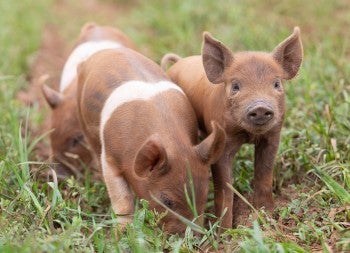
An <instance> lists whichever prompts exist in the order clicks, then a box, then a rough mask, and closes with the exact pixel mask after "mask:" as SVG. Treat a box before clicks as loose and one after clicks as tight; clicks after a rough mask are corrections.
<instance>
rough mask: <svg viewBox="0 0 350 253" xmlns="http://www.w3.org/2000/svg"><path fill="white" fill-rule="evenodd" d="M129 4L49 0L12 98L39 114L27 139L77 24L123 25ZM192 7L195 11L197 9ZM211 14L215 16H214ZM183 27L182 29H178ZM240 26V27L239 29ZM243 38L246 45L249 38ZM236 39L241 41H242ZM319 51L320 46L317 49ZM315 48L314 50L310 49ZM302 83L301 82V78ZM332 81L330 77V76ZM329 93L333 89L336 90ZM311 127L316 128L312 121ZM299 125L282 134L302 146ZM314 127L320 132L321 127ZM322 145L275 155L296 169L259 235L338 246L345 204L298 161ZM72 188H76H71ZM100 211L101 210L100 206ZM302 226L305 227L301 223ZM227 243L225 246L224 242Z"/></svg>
mask: <svg viewBox="0 0 350 253" xmlns="http://www.w3.org/2000/svg"><path fill="white" fill-rule="evenodd" d="M133 3H138V2H137V1H121V2H119V3H118V4H115V3H114V2H113V1H108V0H105V1H97V0H85V1H84V0H77V1H68V0H67V1H65V0H56V1H54V5H53V8H54V9H53V11H52V13H53V15H54V16H55V19H54V20H50V21H48V22H47V24H46V25H45V27H44V29H43V31H42V35H41V43H40V47H39V50H38V51H37V52H36V54H35V55H34V57H33V58H32V60H31V61H30V64H29V65H30V67H29V71H28V73H27V74H28V75H27V79H28V80H29V83H30V86H29V87H27V88H25V89H23V90H21V91H20V92H19V93H18V94H17V98H18V99H19V100H20V101H21V102H22V103H24V104H26V105H30V106H31V107H32V108H34V110H37V111H38V112H39V113H40V114H41V115H44V120H43V121H42V122H41V123H40V124H32V125H31V126H30V131H31V133H32V136H31V138H32V139H35V138H36V137H37V136H40V135H41V134H43V133H45V132H47V130H48V129H49V115H50V109H49V108H48V106H47V104H46V102H45V100H44V98H43V96H42V94H41V88H40V87H41V85H42V83H43V82H44V81H45V83H46V84H48V85H50V86H51V87H53V88H57V87H58V83H59V78H60V73H61V70H62V67H63V64H64V61H65V59H66V57H67V55H68V54H69V51H70V50H71V47H72V45H73V43H74V40H75V38H76V37H77V35H78V33H79V30H80V27H82V25H83V24H84V23H85V22H87V21H94V22H96V23H99V24H108V25H118V24H119V20H118V18H119V16H120V20H121V21H120V23H123V24H124V25H125V24H126V23H125V20H124V19H123V17H125V16H126V15H127V14H128V13H130V12H131V11H132V8H133ZM213 8H214V7H213ZM265 8H266V7H265ZM197 11H198V12H199V13H200V11H201V9H200V8H198V10H197ZM280 11H281V12H282V13H283V11H285V10H283V8H281V10H280ZM338 11H339V13H340V14H339V15H344V16H346V15H345V14H346V13H347V12H346V10H345V9H344V10H342V9H341V8H340V9H339V10H338ZM344 13H345V14H344ZM192 14H193V13H192ZM193 15H194V19H195V20H194V22H195V21H198V20H200V21H201V20H202V19H201V17H200V15H199V14H198V13H194V14H193ZM196 15H198V16H196ZM116 16H117V18H116ZM273 18H276V17H273ZM273 18H272V19H273ZM213 19H214V20H215V17H214V18H213ZM305 19H307V17H305ZM116 20H117V21H116ZM208 22H210V21H208ZM288 22H291V21H290V20H288V19H287V21H286V24H288ZM344 22H345V21H344ZM155 25H159V26H160V28H159V29H160V30H161V29H162V28H164V27H163V26H162V25H160V24H158V23H156V22H155ZM304 28H305V29H304V30H303V33H305V34H306V33H309V36H310V38H311V39H310V41H315V40H317V39H319V37H318V35H317V33H316V31H315V29H314V24H313V23H312V24H310V25H305V26H304ZM223 29H227V28H225V27H224V28H223ZM135 30H137V28H135ZM184 30H186V29H185V28H184ZM242 31H244V29H243V30H242ZM133 32H135V31H133ZM144 33H145V34H148V35H149V36H151V35H152V36H156V35H157V34H156V32H154V31H152V30H148V29H145V30H144ZM334 34H336V35H337V34H338V32H335V33H334ZM334 34H333V35H334ZM140 41H145V40H143V39H142V38H141V39H140ZM150 41H151V40H150ZM166 42H168V41H166ZM247 43H248V44H249V42H247ZM262 43H264V42H262ZM242 44H244V43H243V42H242ZM193 47H194V46H193ZM196 47H197V46H196ZM159 50H161V49H159ZM319 50H320V51H322V48H321V49H319ZM140 51H141V52H142V53H144V54H145V55H148V56H150V57H151V56H154V55H158V53H159V52H156V53H155V52H154V51H152V49H151V46H149V45H146V44H145V45H140ZM310 51H312V50H310ZM315 51H317V49H315ZM344 52H345V54H346V50H345V49H344ZM308 54H310V53H307V54H306V55H307V56H308ZM319 54H321V53H319ZM156 61H157V62H159V58H157V59H156ZM310 65H312V62H311V63H310V62H306V67H308V66H310ZM317 71H320V73H321V74H320V75H319V76H321V77H322V74H323V73H324V72H325V73H326V74H327V73H328V72H329V73H333V72H332V71H333V70H332V68H330V69H328V68H324V69H322V70H315V72H317ZM327 71H328V72H327ZM326 74H325V75H326ZM46 77H47V78H46ZM321 77H320V79H321ZM322 78H323V77H322ZM305 79H306V78H305ZM305 79H304V80H305ZM325 79H327V77H325ZM344 79H345V81H344V82H345V85H344V86H345V87H347V88H345V89H344V90H345V91H347V89H349V87H350V86H349V85H348V84H347V79H346V78H344ZM327 80H328V79H327ZM337 81H338V80H337ZM304 82H305V83H306V81H304ZM308 82H309V83H311V84H310V86H312V84H313V83H312V81H309V80H308ZM320 82H321V81H320ZM333 82H335V81H334V80H333ZM346 85H347V86H346ZM295 89H296V90H297V91H298V89H301V88H295ZM310 90H311V88H310ZM293 91H294V90H293ZM317 92H318V91H317V89H316V91H315V90H311V92H308V94H307V96H311V97H312V95H310V94H314V95H315V94H316V95H315V96H316V97H317ZM334 92H335V93H336V91H334ZM296 93H297V92H296ZM339 94H340V92H339ZM344 96H345V95H344ZM295 97H297V96H295ZM296 99H298V98H296ZM295 103H297V102H295ZM315 103H316V102H315ZM322 106H323V104H322ZM315 107H316V106H315ZM324 108H325V109H324ZM324 108H323V107H322V109H320V110H321V111H322V113H323V115H324V116H325V118H327V117H330V118H332V117H334V115H333V114H335V112H334V111H333V110H331V112H329V111H328V113H327V109H326V108H327V107H324ZM290 111H291V113H290V114H291V115H292V116H293V115H294V116H295V115H298V114H297V113H298V112H295V111H294V110H293V108H292V109H291V110H290ZM327 115H328V116H327ZM345 121H346V120H345ZM290 124H291V122H287V124H286V125H287V129H290ZM298 124H300V123H299V122H296V125H298ZM330 125H331V123H330ZM315 128H317V126H316V127H315ZM324 128H327V126H324ZM299 129H301V130H300V133H293V131H289V132H287V134H286V135H287V136H288V137H290V136H293V138H290V139H291V141H290V142H299V143H301V144H294V143H293V147H299V146H301V148H303V146H302V145H304V143H307V141H308V140H305V139H303V138H305V136H304V133H303V132H302V131H303V129H302V127H300V128H299ZM329 129H331V126H329ZM316 131H317V129H316ZM319 131H320V132H321V131H322V129H321V130H319ZM329 131H330V130H329ZM332 138H333V141H332V144H333V147H334V145H335V147H336V146H337V143H336V142H334V140H335V137H332ZM310 139H312V136H311V137H310ZM343 142H344V143H345V144H344V146H346V145H348V144H346V141H343ZM285 143H286V144H285V145H284V147H287V146H288V145H287V144H290V143H289V142H285ZM334 143H335V144H334ZM339 143H342V142H341V141H340V140H339V141H338V145H339ZM305 145H306V144H305ZM310 146H311V145H310ZM317 148H319V147H318V146H317V147H315V149H317ZM335 149H336V148H335ZM344 149H345V148H344ZM305 150H306V148H305ZM322 150H324V149H323V148H322V146H321V145H320V150H317V151H316V152H311V151H309V149H308V150H306V151H305V152H304V153H302V154H299V153H298V151H295V153H296V154H295V157H294V156H293V155H294V154H292V155H291V156H287V155H284V153H283V154H281V155H279V157H278V161H277V162H276V163H277V167H278V168H282V171H283V172H284V171H285V170H284V167H286V168H289V167H290V166H291V165H290V164H291V163H293V165H294V163H295V164H296V165H294V167H293V168H297V169H296V171H297V173H295V174H296V175H294V176H291V177H288V179H286V180H284V181H280V184H277V183H276V189H275V200H276V207H277V210H276V211H275V212H274V214H273V220H272V221H271V222H270V221H268V222H266V223H267V224H269V226H270V227H266V226H265V227H264V229H263V233H264V235H266V236H271V235H272V237H273V238H275V240H276V241H278V242H280V243H282V242H284V241H286V240H287V241H293V242H295V243H296V244H298V245H307V247H308V249H309V250H310V251H314V252H321V251H326V250H328V252H332V251H335V250H336V249H337V248H338V249H339V246H337V244H339V238H340V233H343V234H344V233H345V232H344V230H346V229H349V227H350V225H349V222H348V221H349V219H348V218H349V217H348V216H347V215H348V214H349V206H348V204H344V205H343V206H337V205H336V204H334V203H335V202H336V201H335V200H334V199H332V200H327V199H326V198H324V196H323V195H322V194H324V193H325V190H324V189H323V188H320V187H319V186H318V185H317V186H316V182H319V181H318V179H317V177H316V176H315V175H313V174H312V175H310V174H306V171H307V168H305V167H306V165H305V164H303V161H305V160H306V159H308V158H305V157H308V156H311V155H313V156H314V157H316V155H317V158H314V160H313V161H314V163H315V164H317V163H318V162H319V161H321V160H322V159H327V158H324V157H326V154H324V153H327V152H324V153H322V152H323V151H322ZM308 152H310V153H308ZM317 152H319V153H317ZM330 153H331V152H330ZM298 155H299V156H298ZM49 156H50V151H49V143H48V140H47V138H44V139H43V141H40V142H39V143H38V144H37V147H36V150H35V157H36V159H37V160H38V161H48V160H49ZM334 156H335V155H334ZM317 159H318V160H317ZM310 160H311V159H310ZM298 163H299V164H298ZM310 164H311V163H310ZM243 166H244V165H243ZM298 166H299V167H298ZM310 166H311V165H310ZM346 166H347V165H346V164H345V167H346ZM277 174H278V173H277ZM313 180H314V181H315V183H314V182H313ZM301 182H302V183H301ZM277 185H278V186H277ZM77 192H79V191H78V190H77ZM62 194H63V195H65V194H66V193H65V192H64V191H63V193H62ZM67 194H68V195H69V194H71V193H70V192H69V193H67ZM74 196H75V195H74ZM244 196H245V197H246V198H247V199H248V200H250V196H249V194H248V193H245V194H244ZM301 196H302V197H301ZM69 197H72V196H71V195H70V196H69ZM75 197H76V196H75ZM75 197H72V199H74V198H75ZM323 200H324V202H325V203H326V204H329V206H331V205H333V206H332V207H328V208H327V209H325V206H324V205H323V206H322V205H320V204H319V203H320V202H322V201H323ZM74 201H75V200H74ZM102 202H103V200H102ZM103 203H106V202H103ZM235 205H236V208H235V210H236V212H235V217H237V223H236V225H237V226H238V227H242V225H246V226H248V227H250V228H253V223H252V219H249V218H248V216H249V215H250V214H251V209H250V208H249V207H247V205H245V204H244V202H243V201H242V200H241V199H240V198H238V197H237V196H236V197H235ZM211 208H212V207H211ZM91 209H92V210H93V211H101V210H99V208H98V207H91ZM102 210H104V209H103V208H102ZM209 210H210V208H209ZM253 216H254V215H253ZM339 216H341V218H339ZM310 217H312V219H311V218H310ZM344 217H347V218H344ZM309 218H310V220H312V223H313V224H308V222H307V221H308V220H309ZM342 219H344V220H342ZM297 221H299V222H297ZM322 222H324V223H327V222H330V223H336V224H340V225H339V226H340V227H341V228H344V230H342V229H339V227H337V228H338V230H337V229H335V227H326V226H325V225H324V224H323V223H322ZM55 224H56V223H55ZM303 226H305V228H304V227H303ZM56 229H57V228H56ZM90 229H91V228H90ZM303 229H304V230H303ZM312 230H314V231H313V232H314V234H316V236H313V237H311V236H310V238H307V236H308V234H310V233H311V232H310V231H312ZM303 231H304V234H303ZM339 231H342V232H339ZM234 233H236V232H232V234H231V236H232V237H233V238H236V239H237V238H241V237H239V236H242V235H238V236H237V235H236V234H234ZM228 247H230V245H229V246H228ZM234 247H237V246H233V248H234ZM219 248H220V247H219ZM345 248H346V247H344V249H345ZM223 249H225V247H223ZM325 249H326V250H325ZM300 252H302V251H300Z"/></svg>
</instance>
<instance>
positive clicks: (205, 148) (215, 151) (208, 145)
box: [195, 121, 226, 164]
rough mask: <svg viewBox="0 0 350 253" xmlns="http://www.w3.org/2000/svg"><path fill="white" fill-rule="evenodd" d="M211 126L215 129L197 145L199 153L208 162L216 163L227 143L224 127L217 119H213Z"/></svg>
mask: <svg viewBox="0 0 350 253" xmlns="http://www.w3.org/2000/svg"><path fill="white" fill-rule="evenodd" d="M211 126H212V129H213V130H212V132H211V134H210V135H209V136H208V137H207V138H205V139H204V140H203V141H202V142H201V143H199V144H198V145H197V146H196V147H195V149H196V151H197V154H198V155H199V156H200V158H201V159H202V161H203V162H204V163H206V164H213V163H215V162H216V161H217V160H218V159H219V158H220V156H221V155H222V152H223V151H224V148H225V144H226V134H225V131H224V129H223V128H222V127H221V126H220V125H219V124H218V123H217V122H216V121H212V122H211Z"/></svg>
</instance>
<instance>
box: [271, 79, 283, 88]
mask: <svg viewBox="0 0 350 253" xmlns="http://www.w3.org/2000/svg"><path fill="white" fill-rule="evenodd" d="M273 86H274V88H275V89H281V81H280V80H275V81H274V83H273Z"/></svg>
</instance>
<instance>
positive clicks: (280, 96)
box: [162, 28, 303, 227]
mask: <svg viewBox="0 0 350 253" xmlns="http://www.w3.org/2000/svg"><path fill="white" fill-rule="evenodd" d="M302 57H303V49H302V44H301V40H300V34H299V28H295V29H294V32H293V34H292V35H291V36H289V37H288V38H287V39H286V40H284V41H283V42H282V43H280V44H279V45H278V46H277V47H276V48H275V49H274V51H273V52H272V53H264V52H239V53H235V54H233V53H232V52H231V50H230V49H229V48H227V47H226V46H224V45H223V44H222V43H221V42H220V41H218V40H216V39H214V38H213V37H211V36H210V34H209V33H204V42H203V48H202V56H191V57H187V58H183V59H177V58H176V57H174V55H170V56H169V55H166V56H164V58H163V60H162V66H163V68H164V67H165V66H166V65H167V63H168V61H177V62H176V63H175V64H174V65H173V66H172V67H171V68H170V69H169V70H168V72H167V73H168V75H169V77H170V78H171V79H172V80H173V81H174V82H175V83H177V84H178V85H179V86H180V87H181V88H182V89H183V90H184V91H185V93H186V95H187V96H188V97H189V99H190V101H191V104H192V106H193V108H194V109H195V112H196V115H197V118H198V120H199V124H200V126H201V128H202V130H203V131H206V132H207V133H210V132H211V131H212V128H211V125H210V122H211V121H212V120H215V121H217V122H219V124H220V125H222V126H224V128H225V132H226V135H227V139H226V147H225V151H224V154H223V156H222V157H221V158H220V159H219V161H218V162H217V163H216V164H215V165H214V166H212V173H213V180H214V187H215V207H216V214H217V216H220V215H221V213H222V211H223V210H224V208H225V207H227V208H228V212H227V213H226V215H225V217H224V219H223V222H222V225H223V226H224V227H231V226H232V203H233V202H232V201H233V194H232V191H231V190H230V189H228V187H227V184H232V179H231V177H232V175H231V173H232V172H231V164H232V160H233V158H234V156H235V154H236V153H237V151H238V150H239V149H240V147H241V145H242V144H244V143H251V144H253V145H254V146H255V163H254V168H255V169H254V180H253V187H254V194H253V202H254V205H255V206H256V207H261V206H265V207H266V208H267V209H268V210H272V209H273V207H274V203H273V198H272V177H273V164H274V160H275V156H276V153H277V150H278V146H279V139H280V131H281V127H282V124H283V120H284V113H285V94H284V90H283V86H282V81H283V80H288V79H291V78H293V77H294V76H295V75H296V74H297V72H298V70H299V68H300V65H301V61H302ZM275 86H276V87H275Z"/></svg>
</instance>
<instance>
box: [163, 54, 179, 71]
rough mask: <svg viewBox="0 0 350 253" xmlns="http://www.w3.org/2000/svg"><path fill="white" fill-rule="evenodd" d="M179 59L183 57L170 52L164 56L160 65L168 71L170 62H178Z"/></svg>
mask: <svg viewBox="0 0 350 253" xmlns="http://www.w3.org/2000/svg"><path fill="white" fill-rule="evenodd" d="M178 60H181V57H180V56H178V55H177V54H173V53H169V54H166V55H164V56H163V58H162V60H161V62H160V66H161V68H162V70H164V71H166V70H167V66H168V64H169V63H176V62H177V61H178Z"/></svg>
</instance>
